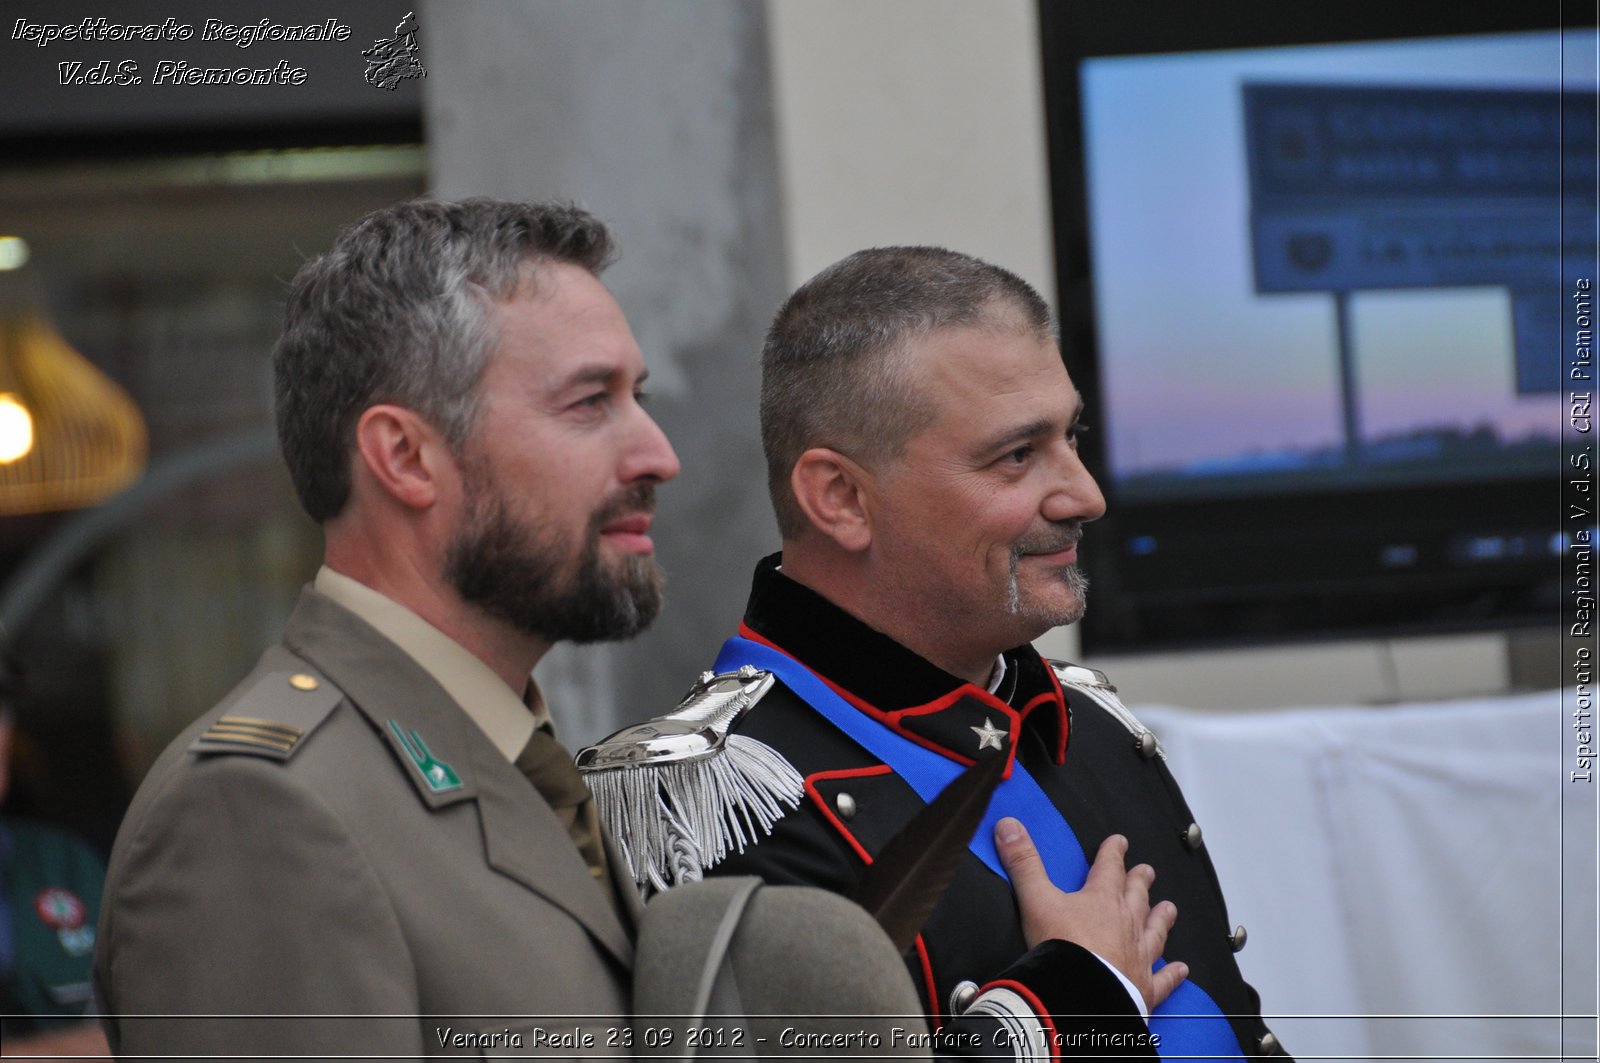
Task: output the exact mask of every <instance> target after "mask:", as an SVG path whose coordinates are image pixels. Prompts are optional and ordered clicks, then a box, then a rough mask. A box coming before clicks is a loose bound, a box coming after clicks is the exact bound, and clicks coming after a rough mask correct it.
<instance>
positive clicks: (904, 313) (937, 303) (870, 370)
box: [761, 247, 1054, 539]
mask: <svg viewBox="0 0 1600 1063" xmlns="http://www.w3.org/2000/svg"><path fill="white" fill-rule="evenodd" d="M973 326H977V327H994V328H1011V329H1016V330H1019V331H1027V332H1031V333H1035V334H1037V335H1038V336H1039V337H1040V338H1041V339H1044V338H1049V337H1050V336H1052V335H1053V329H1054V326H1053V322H1052V319H1051V316H1050V308H1049V306H1048V305H1046V303H1045V301H1044V300H1043V299H1042V298H1041V297H1040V296H1039V293H1038V292H1036V291H1035V290H1034V289H1033V287H1032V286H1031V285H1029V284H1028V282H1027V281H1024V280H1023V279H1022V278H1020V277H1018V276H1017V275H1016V274H1014V273H1011V272H1009V271H1007V270H1004V269H1001V268H1000V267H999V266H995V265H991V264H990V263H988V262H984V261H983V260H982V259H978V258H974V257H972V256H971V255H964V254H961V253H960V252H958V251H947V250H945V249H944V248H942V247H875V248H871V249H869V250H866V251H857V252H856V253H855V254H853V255H851V256H850V257H848V258H845V259H841V260H840V261H838V262H835V263H834V264H833V265H831V266H829V267H828V268H827V269H825V270H823V271H822V272H821V273H819V274H817V275H816V276H815V277H812V278H811V279H810V280H809V281H807V282H806V283H805V284H803V285H801V286H800V288H799V290H797V291H796V292H795V293H794V294H793V295H791V296H790V297H789V298H788V300H787V301H785V302H784V304H783V306H782V307H781V308H779V310H778V315H777V317H776V318H774V319H773V322H772V327H771V328H770V329H768V331H767V342H766V346H765V347H764V348H763V349H762V352H761V448H762V450H763V451H764V452H765V453H766V457H767V490H768V491H769V492H770V493H771V495H772V508H773V510H774V511H775V512H776V514H777V517H778V530H779V531H780V532H781V533H782V534H783V536H784V538H786V539H787V538H793V537H794V536H795V535H796V534H798V533H799V532H800V531H801V530H802V529H803V528H804V527H805V517H804V515H803V514H802V513H801V512H800V508H799V506H798V504H797V503H796V502H795V498H794V493H793V491H792V489H791V488H790V485H789V476H790V473H791V472H793V470H794V466H795V462H797V461H798V460H799V459H800V455H801V454H804V453H805V452H806V451H807V450H809V449H810V448H812V447H831V448H833V449H835V450H837V451H839V452H840V453H843V454H846V455H848V456H849V457H851V458H854V459H855V460H857V461H863V462H870V461H874V460H879V459H882V458H886V457H895V456H898V455H899V454H900V453H901V452H902V451H903V450H904V448H905V444H906V442H907V441H908V440H910V438H911V437H912V436H914V435H915V434H916V433H917V432H919V431H921V430H922V429H923V428H925V427H926V426H927V425H928V423H929V422H930V421H931V420H932V418H933V407H932V404H931V403H930V401H929V400H928V398H927V396H925V395H923V394H922V393H921V392H920V391H919V390H918V388H917V386H916V384H915V383H914V381H915V376H914V374H913V372H912V370H911V360H910V355H911V347H912V343H913V341H915V340H916V339H918V338H920V337H923V336H926V335H928V334H929V333H931V332H935V331H938V330H940V329H948V328H960V327H973Z"/></svg>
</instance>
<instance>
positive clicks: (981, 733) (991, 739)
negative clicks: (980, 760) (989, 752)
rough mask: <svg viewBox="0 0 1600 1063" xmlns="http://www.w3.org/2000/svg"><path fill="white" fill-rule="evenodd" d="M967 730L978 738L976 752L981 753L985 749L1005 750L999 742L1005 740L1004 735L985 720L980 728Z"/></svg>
mask: <svg viewBox="0 0 1600 1063" xmlns="http://www.w3.org/2000/svg"><path fill="white" fill-rule="evenodd" d="M969 729H970V730H971V731H972V733H973V734H975V735H977V736H978V752H980V753H982V752H983V751H984V750H985V749H1004V748H1005V745H1004V743H1003V742H1002V741H1001V740H1002V739H1004V738H1005V736H1006V733H1005V732H1004V731H1002V730H1000V728H998V727H996V726H995V725H994V724H993V723H992V722H990V721H989V720H988V719H987V718H985V719H984V721H983V726H982V727H973V728H969Z"/></svg>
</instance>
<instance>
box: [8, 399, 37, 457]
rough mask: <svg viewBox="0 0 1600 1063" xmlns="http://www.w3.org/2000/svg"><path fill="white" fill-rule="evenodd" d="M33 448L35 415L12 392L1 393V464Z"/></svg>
mask: <svg viewBox="0 0 1600 1063" xmlns="http://www.w3.org/2000/svg"><path fill="white" fill-rule="evenodd" d="M32 449H33V415H32V414H30V413H29V412H28V408H27V407H26V406H24V405H23V404H22V403H20V402H18V401H17V397H16V396H15V395H12V394H9V393H7V394H3V395H0V465H9V464H10V463H11V462H13V461H16V460H17V459H18V458H20V457H22V456H23V455H25V454H27V453H28V451H30V450H32Z"/></svg>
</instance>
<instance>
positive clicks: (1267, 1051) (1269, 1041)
mask: <svg viewBox="0 0 1600 1063" xmlns="http://www.w3.org/2000/svg"><path fill="white" fill-rule="evenodd" d="M1256 1044H1257V1045H1258V1046H1259V1047H1260V1049H1261V1054H1262V1055H1264V1056H1275V1055H1277V1054H1278V1053H1279V1052H1282V1051H1283V1046H1282V1045H1280V1044H1279V1043H1278V1038H1277V1036H1276V1035H1275V1034H1273V1032H1272V1031H1271V1030H1268V1031H1267V1032H1266V1033H1264V1034H1262V1035H1261V1040H1260V1041H1257V1042H1256Z"/></svg>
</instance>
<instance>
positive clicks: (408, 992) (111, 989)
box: [96, 756, 423, 1058]
mask: <svg viewBox="0 0 1600 1063" xmlns="http://www.w3.org/2000/svg"><path fill="white" fill-rule="evenodd" d="M129 826H131V827H132V828H133V830H132V833H131V835H130V836H129V837H128V838H127V839H126V846H125V851H124V852H122V853H120V854H119V855H118V857H117V858H116V859H115V860H114V862H113V866H112V870H111V878H110V880H109V881H108V883H107V890H106V897H105V906H106V913H105V919H104V920H103V923H102V933H101V942H100V947H101V949H102V950H103V951H102V954H101V956H100V957H99V958H98V960H99V962H98V963H97V969H96V984H97V989H98V991H99V993H100V996H101V1001H102V1007H103V1008H104V1010H105V1011H106V1012H107V1014H108V1017H109V1018H108V1028H109V1030H110V1033H111V1037H112V1044H113V1048H114V1049H115V1050H116V1051H117V1052H118V1053H119V1054H122V1055H129V1056H150V1057H158V1058H165V1057H182V1056H192V1055H221V1056H225V1057H228V1058H241V1057H249V1056H254V1055H257V1054H260V1055H263V1056H274V1055H277V1056H283V1055H294V1056H298V1057H302V1058H318V1057H334V1056H348V1055H361V1056H366V1057H378V1058H387V1057H415V1056H417V1055H420V1054H421V1052H422V1050H423V1045H422V1043H421V1025H420V1023H419V1022H418V1021H417V1020H416V1019H415V1018H414V1016H415V1015H416V1014H417V1012H418V1010H419V1009H418V1004H419V1002H418V999H417V990H416V983H415V978H414V976H413V973H412V972H413V961H412V958H411V956H410V955H409V952H408V950H407V947H406V943H405V940H404V937H403V935H402V933H401V929H400V925H399V923H398V921H397V920H396V918H395V915H394V912H393V909H392V907H391V905H390V902H389V899H388V897H387V896H386V894H385V891H384V889H383V885H382V883H381V882H380V881H379V880H378V877H377V876H376V874H375V873H374V870H373V868H372V866H371V865H370V863H369V862H368V860H367V858H366V856H365V855H364V854H363V852H362V848H361V840H360V839H359V838H357V837H354V836H353V835H352V833H351V832H350V831H349V830H348V829H347V827H346V826H345V824H344V823H342V822H341V821H340V819H339V817H338V816H337V815H335V814H334V812H333V811H332V810H331V809H330V808H329V807H328V806H327V805H326V804H324V803H323V802H322V801H321V799H319V798H318V797H317V796H316V795H315V794H313V793H311V792H310V791H309V790H308V789H307V788H306V787H305V786H303V785H302V784H300V783H298V782H297V781H296V780H295V778H294V776H293V775H291V773H289V772H288V771H286V770H285V769H284V768H283V766H282V765H280V764H277V763H274V762H270V761H267V760H264V759H261V758H258V757H251V756H218V757H209V758H204V759H202V760H199V761H197V762H193V763H190V764H187V765H185V766H184V767H183V768H182V769H181V770H180V771H179V772H178V773H177V774H176V776H175V778H174V779H173V780H171V781H169V783H168V785H167V787H166V789H165V790H163V791H162V792H161V793H160V794H159V795H158V796H157V797H156V799H155V800H154V802H153V803H152V804H151V805H150V806H148V807H147V808H146V809H144V810H143V814H142V817H141V819H140V821H139V822H137V823H136V824H130V825H129ZM125 829H127V828H125ZM420 858H421V857H420V856H419V859H420ZM374 1016H389V1017H388V1018H376V1017H374Z"/></svg>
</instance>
